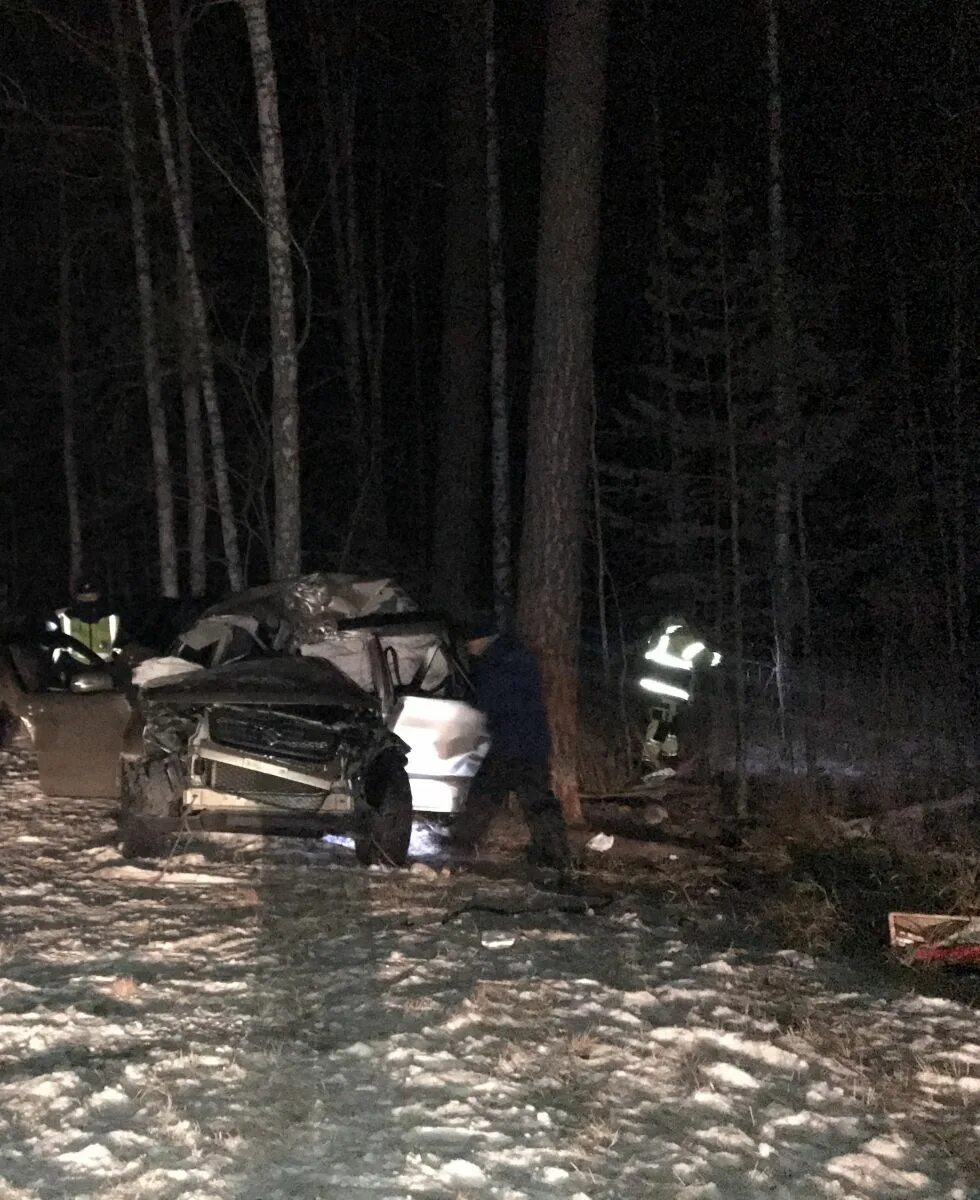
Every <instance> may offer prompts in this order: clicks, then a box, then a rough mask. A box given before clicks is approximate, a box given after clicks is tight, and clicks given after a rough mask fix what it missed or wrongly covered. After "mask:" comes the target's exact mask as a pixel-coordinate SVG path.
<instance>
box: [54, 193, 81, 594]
mask: <svg viewBox="0 0 980 1200" xmlns="http://www.w3.org/2000/svg"><path fill="white" fill-rule="evenodd" d="M58 216H59V222H58V226H59V228H58V234H59V241H60V246H59V254H58V333H59V342H60V349H61V363H60V368H61V370H60V383H61V429H62V443H61V452H62V459H63V462H64V468H65V497H66V499H67V501H68V592H69V595H74V592H75V585H76V584H77V583H78V582H79V580H80V577H81V574H82V561H83V560H82V505H81V497H80V495H79V488H78V456H77V449H76V442H75V387H74V369H73V365H72V362H73V360H72V311H71V276H72V254H71V235H70V233H69V231H68V215H67V209H66V205H65V185H64V182H62V184H61V187H60V190H59V193H58Z"/></svg>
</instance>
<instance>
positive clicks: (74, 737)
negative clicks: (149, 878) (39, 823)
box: [0, 634, 132, 798]
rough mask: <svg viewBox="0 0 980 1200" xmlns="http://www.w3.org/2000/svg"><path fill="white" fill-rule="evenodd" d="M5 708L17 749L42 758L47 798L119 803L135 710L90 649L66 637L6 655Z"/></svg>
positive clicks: (0, 694)
mask: <svg viewBox="0 0 980 1200" xmlns="http://www.w3.org/2000/svg"><path fill="white" fill-rule="evenodd" d="M0 701H2V704H3V707H4V709H5V710H6V714H7V719H8V721H9V723H10V726H11V737H10V741H11V744H13V745H18V744H26V745H29V746H31V747H33V749H34V751H35V753H36V754H37V765H38V774H39V776H40V784H41V791H42V792H43V793H44V794H45V795H46V796H80V797H95V796H103V797H109V798H114V797H116V796H118V795H119V755H120V752H121V750H122V746H123V739H124V736H125V732H126V729H127V726H128V725H129V722H130V719H131V716H132V708H131V706H130V703H129V700H128V698H127V695H126V693H125V690H124V689H123V688H122V687H121V686H120V685H119V683H118V681H117V680H116V678H114V676H113V675H112V673H111V672H110V671H109V670H107V668H106V666H105V663H103V662H102V660H101V659H99V658H98V656H97V655H95V654H93V653H92V652H91V651H90V650H89V649H88V648H87V647H85V646H83V645H81V643H78V642H75V641H74V639H72V638H67V637H65V636H64V635H60V634H59V635H56V636H51V637H48V638H46V639H45V640H44V641H43V642H40V641H39V642H38V643H16V644H13V645H10V646H7V647H5V649H4V654H3V664H2V669H0Z"/></svg>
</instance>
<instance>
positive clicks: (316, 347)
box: [0, 0, 980, 749]
mask: <svg viewBox="0 0 980 1200" xmlns="http://www.w3.org/2000/svg"><path fill="white" fill-rule="evenodd" d="M267 18H268V30H267V32H268V35H269V43H270V44H271V58H270V57H269V55H268V54H266V55H265V57H264V58H263V55H262V53H261V46H260V45H259V43H260V42H261V38H260V37H259V36H258V35H259V34H261V32H262V29H263V28H264V25H265V20H266V14H265V4H264V3H258V2H256V0H241V2H237V0H236V2H226V3H213V2H207V0H203V2H200V3H198V2H193V3H190V2H189V0H145V3H143V0H98V2H95V3H87V4H84V5H82V4H78V3H72V2H71V0H34V2H27V0H2V3H0V31H2V45H3V53H2V58H0V117H2V126H0V130H2V132H0V136H2V149H0V173H2V185H3V186H2V189H0V208H2V216H0V229H2V244H0V253H2V271H0V280H2V288H3V293H4V294H3V319H2V321H0V405H2V412H3V427H4V442H3V444H4V450H3V455H2V459H0V481H2V492H0V494H2V507H0V586H2V589H3V591H2V595H0V601H2V604H3V612H2V617H3V621H4V624H6V625H13V624H15V623H17V622H18V621H24V620H33V619H35V618H36V617H37V616H38V615H39V614H42V613H43V612H45V611H47V610H48V609H50V608H51V607H53V606H54V605H56V604H57V603H61V602H63V600H64V598H65V596H66V595H67V594H68V592H69V588H70V586H71V583H72V579H73V577H74V578H77V576H78V574H79V573H80V572H82V571H90V572H98V573H99V574H100V575H101V576H102V577H103V578H104V580H105V581H106V584H107V586H108V588H109V589H110V591H111V594H112V595H113V596H114V597H116V598H117V602H118V604H119V605H120V607H121V609H122V610H123V611H124V612H125V613H128V614H130V619H131V622H132V623H133V624H134V625H138V623H139V616H140V614H143V613H148V612H150V611H151V610H153V608H154V606H155V605H156V603H157V602H158V601H159V600H160V598H161V597H169V598H175V597H177V596H178V595H179V596H204V595H208V596H212V595H214V596H216V595H220V594H222V593H223V592H225V591H227V590H228V589H229V588H238V587H240V586H243V585H246V584H250V583H251V584H255V583H260V582H262V581H264V580H267V579H269V578H270V577H276V576H279V577H281V576H283V575H288V574H290V573H293V574H295V573H297V572H298V571H299V570H317V569H330V570H346V571H353V572H371V573H386V574H387V573H390V574H393V575H394V576H396V577H397V578H398V579H399V580H401V581H402V582H403V584H404V585H405V586H406V587H407V588H408V589H409V590H410V591H411V592H413V593H414V594H415V595H416V596H417V597H418V598H419V599H420V600H421V601H422V602H424V603H427V604H431V605H434V606H439V607H443V608H448V609H450V610H451V611H454V612H460V611H463V610H465V609H467V608H472V607H474V606H485V605H489V604H491V603H493V602H495V601H496V603H497V604H498V607H501V608H503V609H505V610H506V609H509V607H510V603H511V601H512V600H514V601H515V603H516V605H517V612H518V613H519V615H520V620H521V624H522V627H523V628H524V629H525V631H526V633H527V634H528V636H529V640H530V641H531V642H532V643H533V644H534V645H535V646H536V648H538V649H540V650H541V651H542V652H543V653H544V654H545V655H547V656H548V657H549V661H551V662H552V664H553V669H552V673H551V675H550V677H549V678H550V682H549V687H550V688H551V691H552V695H554V694H555V689H558V691H561V689H562V687H567V686H574V683H572V684H569V679H571V678H572V677H573V676H574V674H575V671H576V670H577V667H576V663H577V661H578V660H577V658H576V654H577V649H576V648H577V647H579V645H580V644H581V645H582V646H584V648H585V658H584V660H583V661H584V662H585V669H586V670H591V669H593V660H595V661H596V662H598V661H599V660H601V659H602V656H603V653H604V654H605V658H606V667H605V669H606V671H607V675H608V673H609V670H610V656H611V657H612V658H616V657H617V655H618V656H619V657H622V650H623V647H624V646H627V645H629V644H631V642H632V640H633V639H635V638H636V637H638V636H639V635H641V634H643V633H645V632H648V627H649V626H650V625H651V624H652V623H653V622H654V621H655V620H656V619H657V618H658V617H660V616H662V615H663V614H664V613H665V612H670V611H682V612H684V613H685V614H687V615H688V616H689V617H690V618H691V619H692V620H695V621H697V622H698V623H700V625H701V626H702V627H704V628H706V629H709V630H711V632H712V635H713V637H714V639H715V640H716V642H717V643H718V644H719V645H723V646H725V647H726V648H729V649H730V650H732V652H733V653H734V652H735V651H736V649H737V670H738V671H739V672H742V673H744V672H746V671H749V670H750V668H751V667H752V665H753V664H755V665H756V666H757V667H758V669H759V670H760V671H764V670H765V669H767V667H769V666H775V667H776V668H778V669H780V670H782V669H783V668H786V669H787V670H788V669H789V668H790V667H792V668H793V669H794V670H798V671H800V672H803V671H806V670H809V669H810V668H816V667H818V666H819V667H820V668H821V669H822V670H824V671H833V672H837V673H838V674H839V673H840V672H847V671H854V670H856V669H860V670H861V671H863V672H864V673H865V674H866V676H867V677H868V678H869V679H871V680H878V681H879V682H880V683H881V685H882V688H884V682H883V681H884V680H885V679H886V678H887V679H898V678H901V679H902V680H903V681H905V682H906V683H908V687H909V688H910V689H911V690H912V691H913V692H915V693H918V692H920V691H921V690H922V688H923V684H924V681H926V680H929V681H942V683H941V686H942V688H943V697H944V700H943V703H944V704H945V703H946V702H947V701H948V700H949V697H950V696H951V695H956V696H959V695H960V694H961V693H963V694H964V695H966V694H967V693H968V692H969V691H970V681H971V680H972V678H973V675H972V670H973V668H972V667H971V664H972V662H973V651H972V647H973V645H974V644H975V640H976V639H975V635H976V620H977V613H976V608H977V577H978V569H980V566H978V551H980V540H978V539H980V526H978V519H977V500H978V479H977V462H978V450H980V432H978V421H977V413H978V408H977V403H976V391H977V386H978V369H977V329H978V318H980V309H978V304H977V295H978V290H977V251H976V247H977V240H978V229H977V221H978V204H980V196H978V176H977V161H978V150H980V90H978V86H977V84H978V80H977V73H976V62H977V55H978V52H980V14H978V12H977V9H976V7H975V6H974V5H973V4H971V3H969V2H968V0H948V2H945V0H933V2H930V3H924V2H921V0H895V2H894V3H891V4H880V3H857V4H856V3H853V2H851V3H844V2H843V0H828V2H827V3H824V4H822V5H820V6H818V7H814V6H812V5H804V4H801V3H798V2H797V0H735V2H731V0H660V2H654V0H612V3H611V4H610V5H609V7H608V11H607V9H606V5H605V4H604V3H600V2H599V0H590V2H589V3H586V2H585V0H581V2H577V0H561V2H557V0H556V3H555V4H554V5H552V6H550V7H549V5H547V4H546V3H544V2H543V0H541V2H539V0H531V2H526V3H501V4H499V5H498V6H497V9H496V11H494V8H493V4H492V0H491V3H490V5H489V7H488V5H487V4H484V3H483V0H454V2H453V3H446V4H440V3H437V2H436V0H423V2H422V3H418V4H406V3H399V2H397V0H373V2H371V3H358V2H357V0H336V2H332V3H325V2H320V0H289V2H288V3H286V2H284V3H278V4H269V6H268V14H267ZM562 37H565V40H566V42H567V45H566V46H565V54H564V57H562V47H561V45H559V43H560V42H561V41H562ZM576 39H577V41H576ZM257 47H258V49H257ZM603 61H604V68H605V69H604V71H603ZM260 67H262V68H263V69H264V70H265V76H264V80H265V82H264V83H263V81H262V80H263V77H262V72H261V71H260ZM270 78H271V79H272V80H273V82H274V84H275V88H276V90H277V94H278V116H277V122H276V124H277V128H278V129H280V130H281V139H274V140H276V143H277V144H276V145H270V142H269V139H268V137H266V136H264V135H268V133H269V130H270V128H271V127H270V126H269V123H268V120H267V116H268V103H269V92H268V86H267V85H268V81H269V79H270ZM593 126H594V129H595V137H594V138H592V140H591V141H590V136H591V135H590V129H591V128H592V127H593ZM488 151H489V153H488ZM593 160H595V161H594V162H593ZM590 163H592V165H591V166H590ZM593 168H594V169H593ZM569 181H571V182H569ZM563 189H564V190H563ZM593 212H594V220H593V219H592V217H590V213H593ZM593 241H594V242H595V245H594V246H592V245H591V243H592V242H593ZM297 372H298V374H297ZM297 419H298V424H297ZM236 556H237V561H236ZM512 577H513V579H514V583H513V584H511V582H510V580H511V578H512ZM595 669H596V670H601V664H600V666H598V667H596V668H595ZM563 681H564V682H563ZM912 681H915V682H914V683H913V682H912ZM876 694H878V693H876ZM880 694H882V695H884V694H885V693H884V691H882V692H881V693H880ZM781 703H782V700H781ZM875 703H877V701H876V702H875ZM953 707H955V705H954V706H953ZM917 719H918V718H917ZM568 736H571V735H570V734H569V735H568ZM560 742H561V739H560V738H559V743H560ZM560 748H561V746H560V744H559V749H560Z"/></svg>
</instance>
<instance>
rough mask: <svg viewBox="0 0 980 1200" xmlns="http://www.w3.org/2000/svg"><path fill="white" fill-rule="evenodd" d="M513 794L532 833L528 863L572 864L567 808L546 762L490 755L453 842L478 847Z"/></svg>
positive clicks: (455, 827) (472, 788) (457, 822)
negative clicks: (553, 787)
mask: <svg viewBox="0 0 980 1200" xmlns="http://www.w3.org/2000/svg"><path fill="white" fill-rule="evenodd" d="M510 792H513V793H514V794H515V795H516V796H517V799H518V802H519V803H520V806H521V811H522V812H523V814H524V820H525V821H526V822H527V827H528V829H529V830H530V832H531V842H530V845H529V846H528V851H527V853H528V859H529V860H530V861H531V862H532V863H533V864H535V865H538V866H545V867H557V868H559V869H564V868H565V867H567V866H568V863H569V854H568V836H567V833H566V831H565V818H564V816H563V815H562V811H561V805H560V804H559V803H558V801H557V799H556V798H555V795H554V793H553V792H552V791H551V788H550V786H549V783H548V766H547V764H546V763H537V762H529V761H528V760H526V759H523V758H511V757H508V756H506V755H499V754H494V753H493V751H492V750H491V751H490V753H489V754H488V755H487V757H486V758H485V759H484V761H483V765H482V766H481V768H480V770H479V771H478V772H477V774H476V776H475V778H474V779H473V783H472V784H471V785H470V792H469V795H468V796H467V798H466V804H465V805H464V807H463V811H462V812H461V813H460V814H459V816H458V817H457V818H456V820H455V822H454V824H453V832H452V840H453V841H454V842H455V843H456V844H457V845H458V846H462V847H465V848H467V849H472V848H473V847H475V846H476V845H477V843H478V842H479V841H480V840H481V839H482V838H483V837H484V835H485V834H486V832H487V830H488V829H489V828H490V823H491V821H492V820H493V818H494V816H495V815H496V814H497V813H498V812H499V811H500V809H501V808H502V807H503V804H504V801H505V800H506V799H507V796H508V794H509V793H510Z"/></svg>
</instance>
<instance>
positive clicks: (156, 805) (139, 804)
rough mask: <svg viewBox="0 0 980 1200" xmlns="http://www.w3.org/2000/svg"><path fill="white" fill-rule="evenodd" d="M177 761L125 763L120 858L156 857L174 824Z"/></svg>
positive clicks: (167, 842)
mask: <svg viewBox="0 0 980 1200" xmlns="http://www.w3.org/2000/svg"><path fill="white" fill-rule="evenodd" d="M178 779H179V776H178V774H177V771H176V760H174V759H166V758H161V759H155V760H154V761H152V762H126V763H123V768H122V811H121V814H120V819H119V825H120V833H121V834H122V854H123V858H159V857H160V856H161V855H163V854H165V853H166V851H167V849H168V846H169V843H170V835H171V834H172V833H173V831H174V829H175V828H176V826H177V813H178V806H179V803H180V786H179V783H178V782H177V780H178Z"/></svg>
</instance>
